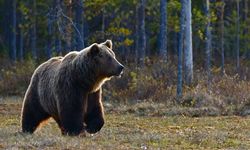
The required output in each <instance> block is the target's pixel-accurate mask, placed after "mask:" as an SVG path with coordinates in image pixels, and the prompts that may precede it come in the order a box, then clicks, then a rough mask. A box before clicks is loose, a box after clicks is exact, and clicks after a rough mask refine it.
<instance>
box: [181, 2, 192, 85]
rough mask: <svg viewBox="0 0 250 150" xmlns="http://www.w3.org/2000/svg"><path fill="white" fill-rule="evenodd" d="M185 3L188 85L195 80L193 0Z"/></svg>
mask: <svg viewBox="0 0 250 150" xmlns="http://www.w3.org/2000/svg"><path fill="white" fill-rule="evenodd" d="M183 4H184V5H185V14H186V19H185V26H186V30H185V42H184V65H185V81H186V84H187V85H191V83H192V81H193V46H192V12H191V0H185V1H183Z"/></svg>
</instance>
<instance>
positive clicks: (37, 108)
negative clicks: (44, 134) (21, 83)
mask: <svg viewBox="0 0 250 150" xmlns="http://www.w3.org/2000/svg"><path fill="white" fill-rule="evenodd" d="M49 117H50V116H49V114H47V113H46V112H45V111H44V110H43V108H42V107H41V105H40V103H39V100H38V99H35V98H33V99H29V98H28V97H27V98H25V101H24V104H23V108H22V118H21V124H22V132H28V133H33V132H34V131H35V130H36V128H37V127H38V126H39V124H40V123H41V122H43V121H45V120H47V119H48V118H49Z"/></svg>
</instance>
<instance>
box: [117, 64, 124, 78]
mask: <svg viewBox="0 0 250 150" xmlns="http://www.w3.org/2000/svg"><path fill="white" fill-rule="evenodd" d="M123 70H124V66H123V65H122V64H119V66H118V67H117V73H116V76H119V77H120V76H121V75H122V73H123Z"/></svg>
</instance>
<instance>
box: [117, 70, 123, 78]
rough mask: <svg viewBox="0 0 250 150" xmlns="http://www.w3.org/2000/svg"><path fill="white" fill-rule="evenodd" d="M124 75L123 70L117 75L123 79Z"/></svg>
mask: <svg viewBox="0 0 250 150" xmlns="http://www.w3.org/2000/svg"><path fill="white" fill-rule="evenodd" d="M122 74H123V70H122V71H121V72H120V73H119V74H118V75H117V77H118V78H121V77H122Z"/></svg>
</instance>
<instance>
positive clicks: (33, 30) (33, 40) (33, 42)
mask: <svg viewBox="0 0 250 150" xmlns="http://www.w3.org/2000/svg"><path fill="white" fill-rule="evenodd" d="M32 14H33V20H32V21H33V22H32V27H31V52H32V57H33V59H34V60H36V59H37V49H36V39H37V37H36V36H37V35H36V16H37V12H36V0H33V7H32Z"/></svg>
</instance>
